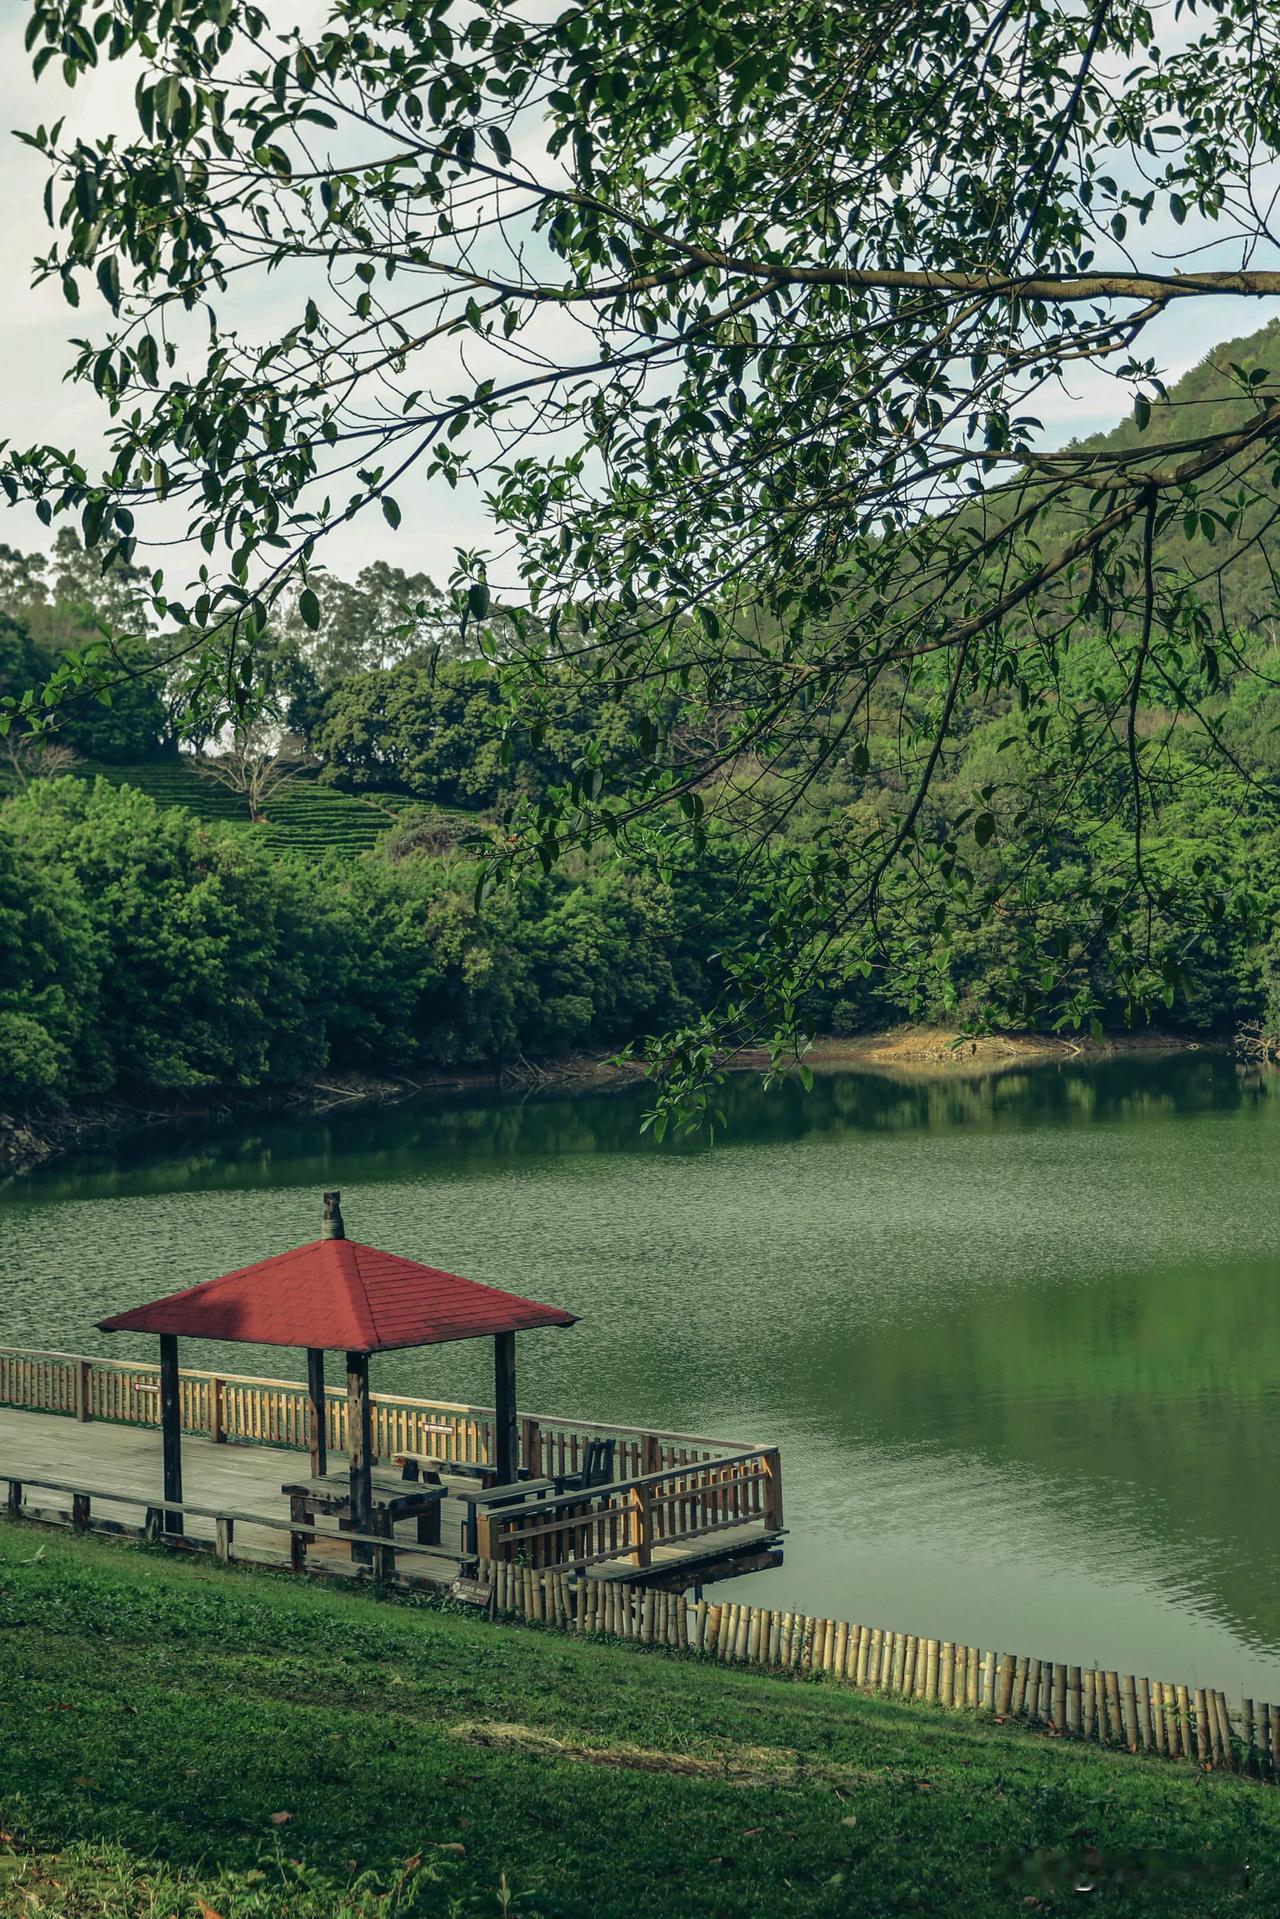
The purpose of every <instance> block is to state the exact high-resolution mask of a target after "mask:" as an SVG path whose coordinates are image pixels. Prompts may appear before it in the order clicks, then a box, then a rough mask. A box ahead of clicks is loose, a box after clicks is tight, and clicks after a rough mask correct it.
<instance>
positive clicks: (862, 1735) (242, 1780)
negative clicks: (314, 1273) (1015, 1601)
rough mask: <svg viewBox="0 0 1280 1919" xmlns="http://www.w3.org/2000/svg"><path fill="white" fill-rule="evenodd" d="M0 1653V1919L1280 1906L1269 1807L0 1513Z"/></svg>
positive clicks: (714, 1671)
mask: <svg viewBox="0 0 1280 1919" xmlns="http://www.w3.org/2000/svg"><path fill="white" fill-rule="evenodd" d="M0 1648H2V1649H3V1650H2V1652H0V1659H2V1660H3V1673H4V1683H3V1686H2V1687H0V1755H2V1758H0V1828H2V1829H3V1831H4V1833H5V1834H6V1835H8V1838H7V1841H6V1842H5V1843H6V1844H7V1846H8V1848H9V1855H10V1856H9V1857H8V1858H7V1860H4V1861H3V1862H0V1912H4V1913H6V1914H7V1913H14V1914H17V1913H19V1912H22V1913H26V1912H30V1911H38V1912H43V1913H46V1914H49V1915H58V1916H59V1919H71V1916H72V1915H75V1916H76V1919H79V1915H81V1914H84V1915H88V1914H89V1913H94V1914H102V1913H106V1914H112V1915H118V1919H132V1916H133V1915H135V1914H136V1915H138V1919H142V1915H143V1914H146V1915H148V1919H151V1915H166V1914H171V1915H183V1916H185V1915H188V1914H189V1915H191V1919H196V1915H201V1919H208V1913H209V1912H214V1913H218V1914H221V1915H223V1919H248V1915H250V1914H256V1913H259V1912H261V1913H268V1912H269V1913H271V1914H273V1915H274V1914H279V1915H291V1916H292V1919H310V1916H311V1915H312V1914H313V1913H314V1914H317V1915H318V1914H320V1913H325V1914H340V1913H349V1914H351V1915H352V1919H365V1915H366V1914H367V1915H369V1919H372V1915H373V1913H375V1912H377V1913H385V1914H399V1913H405V1914H421V1915H441V1916H442V1919H443V1915H445V1914H468V1913H491V1914H500V1913H528V1914H533V1913H541V1914H559V1915H563V1916H564V1919H634V1916H635V1915H641V1914H653V1915H673V1916H674V1919H683V1916H684V1915H690V1916H691V1919H692V1916H695V1915H707V1916H708V1919H710V1916H711V1915H716V1916H718V1919H719V1916H723V1919H737V1915H743V1916H744V1919H745V1916H746V1915H762V1916H763V1915H776V1914H822V1915H828V1914H829V1915H832V1916H833V1919H834V1916H835V1915H848V1916H849V1919H859V1916H861V1915H866V1916H867V1919H871V1915H875V1916H876V1919H883V1916H884V1915H889V1914H899V1913H910V1914H919V1913H938V1914H956V1915H961V1914H963V1915H978V1916H979V1919H981V1916H982V1915H987V1914H1003V1913H1015V1912H1016V1913H1022V1912H1026V1911H1030V1910H1037V1911H1049V1912H1057V1911H1067V1910H1078V1909H1079V1907H1080V1905H1081V1902H1082V1897H1084V1896H1085V1895H1082V1893H1081V1892H1080V1891H1078V1890H1077V1885H1078V1884H1080V1883H1087V1884H1091V1885H1094V1886H1096V1887H1098V1888H1099V1889H1100V1891H1099V1895H1098V1903H1100V1904H1101V1905H1102V1907H1103V1908H1104V1909H1105V1911H1106V1912H1108V1913H1110V1914H1129V1913H1144V1914H1146V1913H1155V1914H1169V1915H1179V1916H1180V1919H1181V1916H1182V1915H1200V1914H1218V1913H1222V1914H1226V1913H1228V1912H1230V1913H1240V1912H1250V1911H1257V1912H1259V1913H1264V1912H1267V1913H1269V1912H1272V1911H1274V1910H1276V1908H1277V1904H1278V1903H1280V1794H1277V1793H1274V1792H1272V1791H1270V1790H1268V1789H1266V1788H1262V1787H1259V1786H1256V1785H1252V1784H1250V1783H1249V1782H1247V1781H1244V1780H1239V1779H1232V1778H1227V1777H1209V1776H1206V1775H1202V1774H1200V1773H1198V1772H1196V1771H1194V1770H1192V1769H1191V1768H1187V1767H1179V1766H1174V1765H1170V1764H1161V1763H1160V1762H1158V1761H1155V1760H1142V1759H1135V1758H1130V1757H1128V1756H1125V1755H1115V1754H1107V1753H1105V1752H1099V1751H1094V1750H1091V1749H1089V1748H1087V1747H1083V1746H1072V1745H1067V1744H1065V1743H1063V1744H1056V1743H1054V1742H1053V1741H1051V1740H1049V1739H1047V1738H1045V1737H1043V1736H1036V1735H1034V1734H1031V1733H1025V1732H1019V1731H1016V1730H1013V1729H1009V1728H1001V1727H996V1726H992V1725H989V1724H984V1723H981V1722H978V1721H975V1720H973V1719H972V1718H969V1717H967V1716H962V1715H959V1714H955V1715H952V1714H946V1713H944V1712H942V1711H941V1710H940V1709H936V1708H921V1707H909V1706H906V1705H903V1704H901V1703H896V1702H894V1703H891V1702H888V1701H881V1700H871V1699H866V1698H862V1697H860V1696H857V1695H854V1694H852V1693H850V1692H849V1691H848V1690H846V1689H841V1688H837V1687H834V1686H832V1685H829V1684H824V1683H822V1682H821V1681H810V1682H807V1683H804V1682H795V1681H786V1680H782V1679H772V1678H767V1677H764V1676H761V1675H755V1674H749V1673H746V1672H735V1671H732V1670H731V1671H727V1672H726V1671H725V1670H724V1669H723V1668H720V1667H716V1666H712V1665H710V1664H707V1665H702V1664H700V1663H696V1662H691V1661H689V1660H687V1659H677V1658H674V1657H671V1656H668V1655H667V1654H665V1653H663V1652H661V1651H657V1650H653V1651H649V1652H642V1651H638V1650H636V1649H633V1648H623V1647H616V1646H612V1645H607V1644H599V1645H593V1644H582V1643H579V1642H575V1641H573V1640H571V1639H566V1638H563V1637H561V1636H558V1635H554V1634H551V1633H549V1632H545V1633H544V1632H540V1631H538V1630H536V1629H534V1630H520V1629H518V1628H514V1627H512V1628H505V1627H492V1626H489V1625H487V1624H486V1623H485V1622H483V1621H482V1620H478V1619H476V1618H474V1617H473V1616H469V1615H468V1616H464V1615H462V1614H460V1613H454V1612H450V1611H448V1610H445V1609H441V1608H432V1607H427V1606H424V1605H411V1604H408V1603H405V1604H387V1605H381V1606H380V1605H378V1604H377V1603H376V1602H374V1601H373V1600H372V1599H370V1598H368V1597H367V1596H365V1595H363V1594H360V1593H353V1592H349V1591H345V1590H337V1589H335V1590H328V1589H324V1588H321V1587H318V1586H315V1585H312V1584H303V1583H302V1582H295V1581H290V1580H289V1579H288V1578H287V1577H285V1576H272V1575H270V1574H263V1573H247V1572H240V1571H236V1570H227V1569H223V1568H219V1567H218V1566H216V1565H212V1564H204V1563H200V1562H195V1563H190V1562H180V1561H175V1560H173V1559H170V1558H167V1557H162V1556H160V1554H158V1553H156V1552H153V1551H147V1550H144V1549H142V1548H137V1547H126V1546H119V1545H109V1544H105V1543H101V1542H93V1541H84V1540H77V1539H72V1538H70V1537H68V1536H65V1535H60V1534H56V1533H48V1532H44V1531H41V1530H40V1529H37V1528H35V1527H30V1526H25V1525H18V1524H15V1523H12V1522H9V1523H0ZM3 1850H4V1848H3V1847H2V1846H0V1852H3ZM154 1862H163V1865H158V1864H156V1863H154ZM1247 1864H1248V1865H1251V1867H1252V1872H1251V1875H1250V1874H1248V1873H1247V1872H1246V1865H1247ZM29 1895H31V1896H29Z"/></svg>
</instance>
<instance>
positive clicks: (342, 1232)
mask: <svg viewBox="0 0 1280 1919" xmlns="http://www.w3.org/2000/svg"><path fill="white" fill-rule="evenodd" d="M346 1236H347V1229H346V1227H345V1226H344V1225H343V1223H342V1194H341V1193H326V1194H325V1196H324V1228H323V1231H322V1232H321V1234H320V1237H321V1239H345V1238H346Z"/></svg>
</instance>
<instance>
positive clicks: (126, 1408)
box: [0, 1346, 755, 1481]
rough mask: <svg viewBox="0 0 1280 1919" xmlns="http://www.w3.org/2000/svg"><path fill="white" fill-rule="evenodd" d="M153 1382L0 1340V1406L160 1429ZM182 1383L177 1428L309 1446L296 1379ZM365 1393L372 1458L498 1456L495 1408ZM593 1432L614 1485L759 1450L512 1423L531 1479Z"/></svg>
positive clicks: (580, 1452) (694, 1439)
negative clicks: (609, 1454) (610, 1452)
mask: <svg viewBox="0 0 1280 1919" xmlns="http://www.w3.org/2000/svg"><path fill="white" fill-rule="evenodd" d="M159 1379H160V1368H159V1366H158V1365H154V1364H150V1363H148V1362H147V1361H145V1360H114V1359H90V1358H86V1357H84V1356H83V1355H82V1354H79V1353H47V1352H31V1351H27V1350H25V1349H23V1348H19V1347H11V1346H0V1406H15V1407H20V1408H23V1409H25V1410H27V1411H31V1412H45V1413H61V1414H64V1415H66V1416H68V1417H70V1418H74V1419H79V1420H90V1419H106V1420H112V1421H115V1422H116V1423H118V1424H123V1425H128V1426H158V1425H159V1423H160V1387H159ZM180 1387H181V1406H182V1424H183V1427H184V1428H185V1430H186V1431H187V1432H191V1433H203V1434H205V1435H206V1436H207V1437H208V1438H210V1439H213V1440H217V1441H219V1442H225V1441H228V1440H233V1441H241V1442H248V1443H251V1444H252V1443H256V1444H260V1445H269V1446H287V1447H292V1448H297V1449H298V1450H300V1451H303V1452H305V1451H306V1450H307V1446H308V1444H309V1431H308V1418H309V1415H308V1405H307V1389H306V1386H305V1384H303V1383H302V1382H301V1381H299V1380H292V1379H258V1378H254V1377H251V1376H249V1375H245V1374H239V1373H212V1372H201V1371H197V1370H194V1369H192V1368H190V1367H185V1366H184V1367H183V1368H182V1371H181V1375H180ZM371 1400H372V1410H373V1450H374V1453H375V1454H376V1455H377V1456H378V1457H379V1458H382V1459H392V1458H394V1457H395V1455H396V1454H397V1453H406V1452H431V1453H436V1454H438V1455H439V1456H440V1457H441V1458H442V1459H451V1460H457V1461H459V1462H466V1463H470V1464H486V1463H488V1462H489V1461H490V1460H492V1459H493V1457H494V1413H493V1408H492V1407H490V1406H468V1405H461V1404H459V1403H457V1402H454V1401H449V1400H438V1399H415V1398H411V1397H409V1396H406V1395H403V1394H396V1393H374V1394H372V1395H371ZM326 1401H327V1403H326V1409H325V1413H326V1426H327V1429H328V1444H329V1447H330V1449H331V1450H332V1451H334V1452H345V1450H346V1444H347V1400H346V1394H345V1393H344V1392H342V1391H341V1390H340V1389H338V1388H336V1387H330V1388H329V1390H328V1393H327V1395H326ZM594 1438H605V1439H610V1438H611V1439H613V1441H614V1442H615V1450H614V1478H615V1480H618V1481H630V1480H638V1479H641V1478H643V1477H648V1476H652V1475H653V1474H655V1473H657V1474H661V1473H665V1472H667V1471H669V1470H670V1469H672V1468H675V1467H680V1466H692V1465H705V1464H707V1463H708V1462H710V1461H712V1460H715V1459H717V1458H723V1457H724V1456H725V1455H728V1454H736V1453H747V1452H751V1451H753V1450H755V1449H753V1448H752V1447H750V1446H749V1445H748V1444H747V1443H745V1442H743V1441H740V1440H731V1439H707V1438H702V1437H699V1436H697V1435H695V1434H691V1433H669V1432H652V1431H646V1430H644V1429H643V1428H641V1427H636V1426H618V1425H610V1424H609V1423H607V1422H603V1421H597V1420H574V1419H560V1418H557V1417H555V1416H554V1415H552V1414H548V1413H526V1414H525V1415H524V1416H523V1417H522V1419H521V1421H520V1456H521V1463H522V1464H523V1465H524V1467H525V1468H526V1469H527V1471H528V1472H529V1473H530V1474H531V1475H532V1476H533V1477H535V1478H552V1477H554V1476H555V1475H556V1474H564V1473H573V1472H577V1471H579V1470H580V1469H581V1467H582V1465H583V1463H584V1457H585V1454H586V1448H587V1443H588V1441H589V1440H591V1439H594Z"/></svg>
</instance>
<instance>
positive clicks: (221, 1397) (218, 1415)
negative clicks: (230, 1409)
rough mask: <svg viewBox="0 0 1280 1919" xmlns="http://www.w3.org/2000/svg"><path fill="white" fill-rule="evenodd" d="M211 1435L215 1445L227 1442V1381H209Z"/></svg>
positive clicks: (222, 1444)
mask: <svg viewBox="0 0 1280 1919" xmlns="http://www.w3.org/2000/svg"><path fill="white" fill-rule="evenodd" d="M209 1437H210V1439H211V1440H212V1441H213V1443H214V1445H215V1446H225V1445H226V1443H227V1382H226V1380H225V1379H216V1378H215V1379H211V1380H210V1381H209Z"/></svg>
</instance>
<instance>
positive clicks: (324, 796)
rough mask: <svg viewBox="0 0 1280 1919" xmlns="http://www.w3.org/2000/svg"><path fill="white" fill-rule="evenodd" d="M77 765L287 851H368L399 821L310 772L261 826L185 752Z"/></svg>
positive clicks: (286, 790)
mask: <svg viewBox="0 0 1280 1919" xmlns="http://www.w3.org/2000/svg"><path fill="white" fill-rule="evenodd" d="M77 771H78V772H80V773H82V774H83V775H84V776H85V777H86V778H89V779H92V778H93V777H94V775H95V774H101V775H102V777H103V778H104V779H107V780H110V781H111V782H112V784H113V785H115V786H136V787H137V788H139V790H140V791H141V792H143V793H147V794H149V795H150V797H151V798H152V799H153V800H155V802H156V804H157V805H158V806H182V807H185V808H186V809H187V811H188V812H190V813H194V814H195V815H196V817H197V818H198V819H202V820H210V821H217V822H219V823H221V824H224V825H232V826H241V827H243V828H244V830H245V832H247V833H250V832H251V833H254V834H256V835H257V836H258V837H259V838H261V839H262V841H263V842H264V843H265V844H266V845H268V846H273V847H277V848H279V849H280V850H281V851H286V852H296V853H306V854H321V853H329V852H334V851H338V852H345V853H363V852H365V851H367V849H368V848H369V847H371V846H373V845H375V844H376V843H377V841H378V840H379V839H380V838H381V837H382V835H383V834H384V833H385V832H386V830H387V828H388V827H389V826H391V825H392V824H393V823H394V811H393V804H388V805H378V804H375V803H374V802H372V801H370V800H364V799H357V798H355V797H353V795H351V794H350V793H340V792H338V790H337V789H336V787H332V786H322V785H320V784H319V782H318V781H317V780H315V779H313V778H311V777H310V776H304V777H302V778H300V779H298V780H296V781H295V782H294V783H293V784H292V785H290V786H286V787H282V788H281V789H280V791H279V792H278V793H275V794H273V795H272V797H271V798H270V799H269V800H268V801H267V805H266V808H265V811H266V820H265V823H263V824H260V825H257V826H255V825H253V824H251V822H250V820H249V815H248V809H247V807H246V805H245V802H244V801H243V800H242V799H241V798H240V797H239V795H238V794H235V793H230V792H228V791H227V789H226V787H225V786H219V784H218V783H217V781H216V780H211V779H207V778H205V777H204V776H203V775H202V774H200V773H198V772H197V771H196V770H195V768H194V766H192V764H191V763H190V759H189V757H186V756H183V755H174V756H173V757H172V758H166V759H158V760H140V761H138V762H136V763H130V764H128V765H124V766H108V765H106V764H105V763H102V762H99V761H96V760H86V761H85V762H84V765H83V766H82V767H79V768H77Z"/></svg>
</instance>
